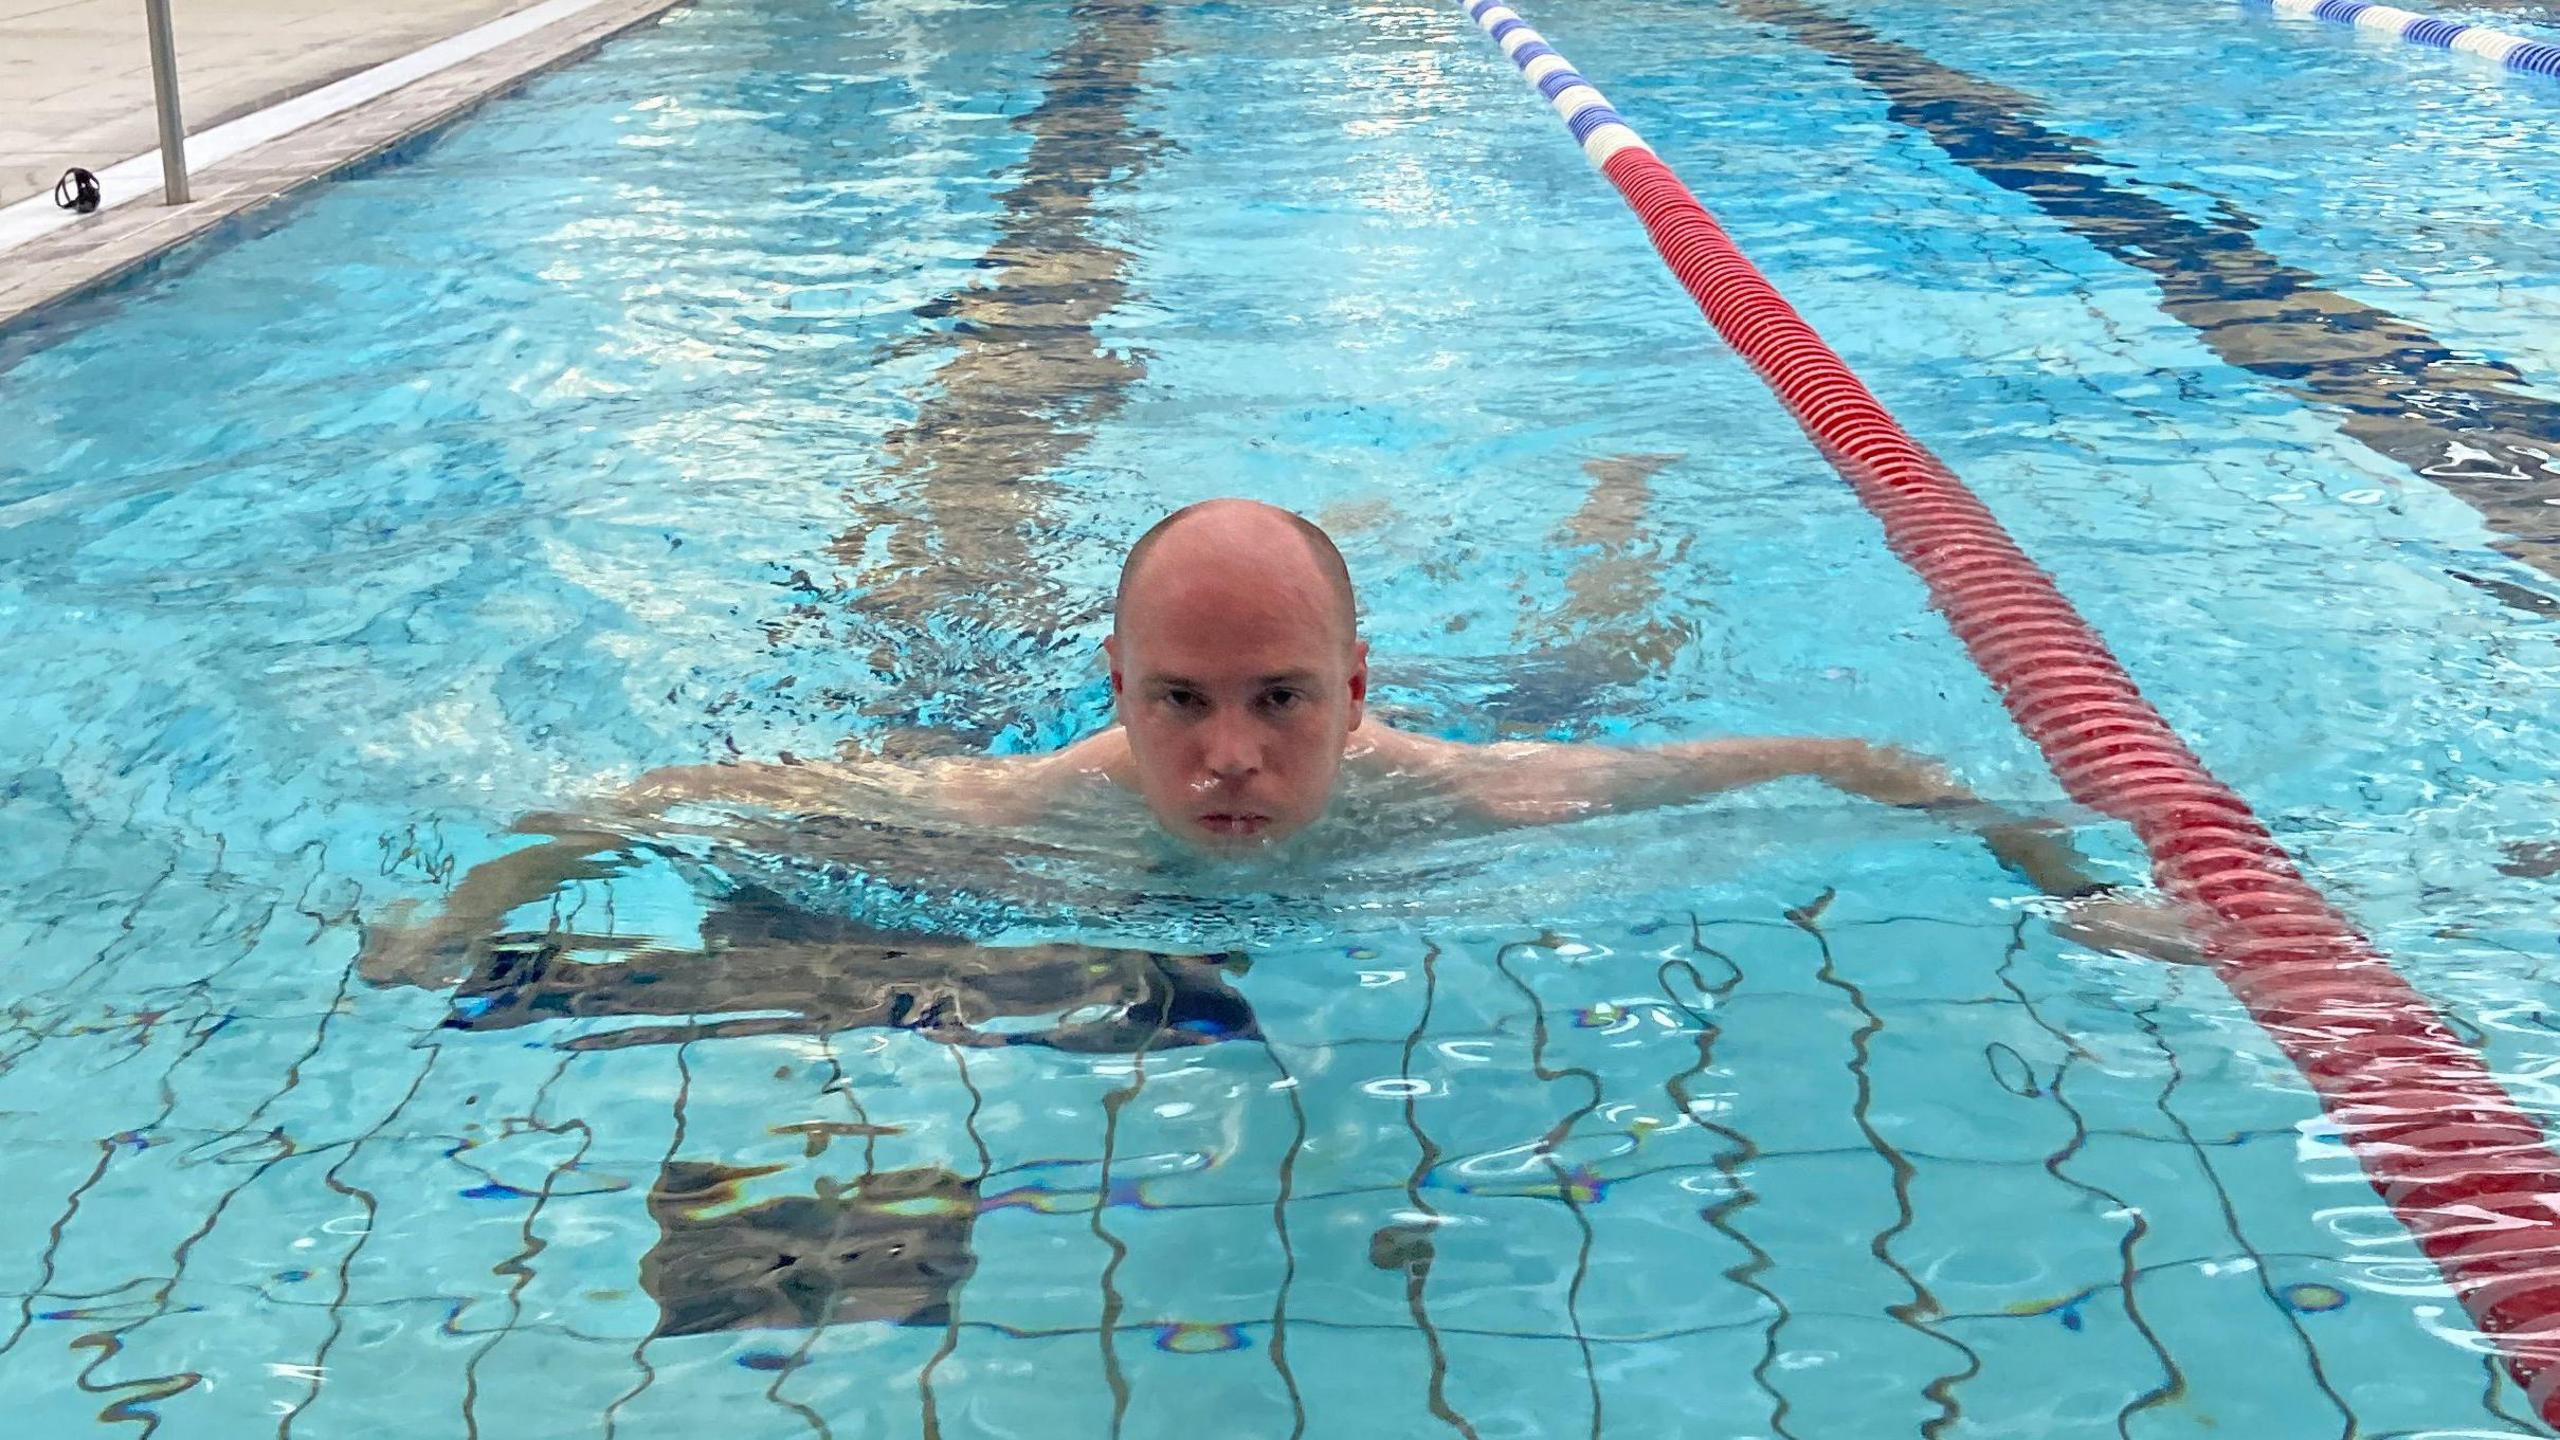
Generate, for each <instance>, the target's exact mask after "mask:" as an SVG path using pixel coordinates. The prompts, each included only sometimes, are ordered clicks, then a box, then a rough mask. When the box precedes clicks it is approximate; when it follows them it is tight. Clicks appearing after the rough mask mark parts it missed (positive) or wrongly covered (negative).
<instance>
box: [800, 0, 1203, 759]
mask: <svg viewBox="0 0 2560 1440" xmlns="http://www.w3.org/2000/svg"><path fill="white" fill-rule="evenodd" d="M1075 14H1076V28H1075V31H1074V33H1073V34H1072V35H1071V36H1070V37H1069V38H1068V40H1067V42H1066V43H1065V44H1064V45H1061V46H1060V47H1059V48H1058V49H1057V51H1056V52H1054V53H1053V54H1052V55H1051V57H1050V60H1049V67H1048V70H1047V72H1046V74H1045V75H1044V76H1043V77H1042V85H1043V91H1042V96H1041V100H1040V103H1039V104H1038V105H1036V106H1034V107H1032V108H1031V109H1030V110H1028V111H1025V112H1024V113H1023V114H1022V115H1020V116H1018V117H1016V119H1015V121H1014V123H1015V124H1016V125H1017V126H1019V127H1021V128H1022V129H1025V130H1028V131H1029V132H1030V133H1031V135H1032V137H1033V138H1032V143H1031V149H1030V152H1029V154H1028V155H1027V156H1025V157H1024V160H1023V163H1022V166H1021V168H1020V171H1019V172H1018V175H1017V178H1016V179H1015V181H1014V183H1013V184H1012V186H1011V187H1010V188H1008V189H1006V190H1005V191H1004V193H1003V194H1002V195H1000V196H998V197H997V204H998V206H999V207H1000V209H1001V215H1000V218H999V219H998V221H997V225H996V235H995V239H994V240H993V242H992V243H991V244H990V245H989V246H988V248H987V251H986V253H985V254H984V255H983V256H981V257H980V258H979V261H978V264H979V265H980V266H981V267H982V268H983V269H984V270H985V271H986V272H987V275H988V278H987V280H986V281H985V282H984V283H982V284H977V285H972V286H970V287H969V288H967V289H965V290H962V291H961V292H959V293H958V294H956V295H952V296H949V297H947V298H945V299H942V300H939V301H936V302H934V303H932V304H930V305H927V306H925V307H923V308H922V309H921V310H920V311H919V314H920V315H921V316H922V317H923V318H925V319H927V320H930V321H935V322H939V323H940V326H941V328H939V329H936V330H934V331H931V332H928V333H927V334H926V335H924V336H921V337H919V338H917V339H916V340H914V341H911V342H909V343H908V344H907V345H906V346H905V347H903V348H906V349H909V350H913V349H928V348H933V347H937V346H947V347H948V348H949V349H950V351H951V354H950V357H949V358H948V359H947V360H945V361H944V362H943V364H942V365H941V367H940V368H939V369H938V370H936V371H935V373H934V376H933V379H932V382H931V385H930V387H929V390H928V393H927V394H926V396H925V397H924V399H923V400H922V402H921V404H920V405H919V407H918V410H917V413H916V417H915V419H914V421H913V422H911V423H910V424H908V425H906V426H905V427H903V428H901V429H899V430H896V431H893V432H892V433H891V434H890V435H889V436H888V439H887V448H888V451H889V465H888V468H887V470H886V472H885V473H884V474H882V475H880V476H879V477H877V478H876V479H875V480H874V481H873V482H872V484H871V485H869V486H868V487H866V489H865V490H864V491H861V492H854V493H849V494H848V495H847V497H846V498H847V500H848V502H849V504H850V505H851V508H852V509H853V511H854V520H853V523H852V524H851V525H849V526H848V527H847V528H846V529H845V531H844V532H843V533H842V534H841V535H839V536H837V537H836V539H835V541H834V543H833V544H832V545H831V546H830V547H829V550H830V553H831V555H832V556H833V558H834V559H835V560H836V561H837V562H838V563H841V564H844V565H848V566H854V567H865V566H873V561H872V559H871V556H870V550H871V544H872V537H873V535H874V534H875V533H879V532H885V533H886V544H885V551H886V558H885V561H883V562H881V563H878V564H877V565H876V566H873V568H872V569H871V570H870V573H869V574H867V575H866V576H864V577H863V579H862V581H861V593H860V595H859V597H858V598H854V599H852V600H851V604H852V607H853V610H854V615H853V616H850V617H849V616H847V615H845V614H844V613H843V610H842V608H841V607H843V606H844V605H845V603H846V602H847V600H848V592H847V590H846V588H845V582H843V581H839V582H838V583H837V584H835V585H834V586H821V585H819V584H818V583H817V582H816V581H815V580H812V579H809V578H807V577H805V576H803V577H798V580H797V582H796V583H798V584H799V585H800V586H801V588H802V591H803V593H804V594H806V595H808V596H810V597H811V598H808V599H804V600H802V601H799V602H797V603H795V604H794V606H793V607H792V609H791V611H790V612H789V613H788V614H787V615H786V616H785V617H784V618H783V619H781V620H780V621H778V622H777V623H775V624H774V625H773V626H772V627H771V634H772V638H773V639H774V640H775V641H776V642H777V643H781V642H783V641H786V640H789V639H791V638H793V637H795V636H798V635H800V634H801V633H802V632H804V631H807V632H810V638H813V639H814V640H816V641H817V642H818V643H820V644H829V643H837V642H838V638H839V637H837V636H836V634H835V633H834V632H835V630H836V628H837V627H838V626H840V625H845V624H847V623H848V622H850V623H852V624H854V625H856V626H858V627H859V628H860V629H861V630H863V631H864V632H866V633H867V635H868V636H870V637H871V638H872V639H873V640H874V642H875V644H874V650H873V656H872V664H873V667H874V668H875V669H876V670H878V671H879V672H880V673H881V674H882V675H883V676H886V677H889V680H888V684H887V693H886V694H885V695H883V694H882V693H880V689H879V687H876V686H875V687H865V689H864V691H863V692H862V693H859V694H856V693H837V694H829V695H827V696H826V697H824V698H826V699H827V700H828V701H829V702H830V703H832V704H837V705H843V706H852V707H858V708H860V709H862V710H863V711H865V712H867V713H870V714H874V715H879V716H881V717H883V718H884V719H886V720H888V721H889V723H891V724H893V725H908V724H912V723H913V712H914V711H915V709H916V707H917V706H918V705H919V704H921V703H923V702H924V701H926V700H927V699H934V698H946V697H947V695H948V693H949V688H950V680H951V676H949V675H947V674H945V673H944V672H945V670H946V669H947V668H949V667H948V665H947V663H945V662H942V661H940V660H939V659H938V658H937V651H936V647H937V646H948V645H949V644H951V643H952V642H949V641H937V640H936V639H935V636H936V635H937V634H938V633H942V632H945V631H948V630H949V629H951V628H953V627H954V626H958V627H960V628H962V629H967V628H970V627H972V626H980V625H983V626H986V627H989V628H992V629H995V630H997V631H1000V632H1004V633H1013V632H1021V633H1030V634H1047V633H1051V632H1053V631H1055V630H1057V629H1059V628H1062V627H1063V626H1065V625H1066V624H1069V623H1071V622H1072V621H1073V620H1074V619H1075V618H1076V617H1077V616H1078V614H1079V611H1080V609H1081V610H1082V611H1083V612H1085V613H1089V612H1090V609H1091V602H1090V601H1089V600H1085V601H1079V600H1078V599H1077V597H1074V596H1070V595H1068V594H1066V593H1064V592H1063V591H1062V590H1061V589H1060V588H1059V587H1058V586H1057V585H1055V584H1054V583H1053V582H1051V581H1050V580H1048V579H1047V578H1046V576H1047V573H1048V567H1047V566H1046V565H1045V564H1043V563H1041V562H1040V560H1039V558H1038V557H1037V556H1035V555H1034V554H1033V553H1032V552H1031V549H1030V545H1029V542H1028V533H1029V530H1030V527H1031V525H1032V524H1033V522H1035V521H1037V520H1038V519H1039V518H1040V515H1041V512H1042V510H1043V508H1044V507H1045V506H1046V505H1047V504H1048V503H1049V501H1050V500H1051V498H1052V497H1053V495H1054V494H1055V490H1056V484H1055V481H1054V479H1053V478H1051V477H1052V476H1053V474H1054V472H1055V471H1056V469H1057V468H1058V467H1059V466H1060V465H1063V464H1065V463H1066V462H1067V461H1068V460H1069V459H1070V458H1072V457H1073V456H1074V455H1075V454H1076V453H1077V452H1078V451H1080V450H1082V449H1083V448H1084V447H1085V445H1086V444H1087V443H1088V442H1089V441H1090V440H1091V439H1092V431H1093V428H1094V427H1095V426H1096V425H1098V424H1099V423H1101V422H1102V421H1103V420H1105V419H1107V418H1109V417H1110V416H1111V415H1113V414H1114V413H1116V412H1117V411H1118V410H1119V409H1120V407H1121V406H1122V404H1123V403H1125V401H1126V400H1127V398H1128V392H1129V387H1130V386H1131V385H1133V384H1135V383H1136V382H1137V381H1138V380H1140V379H1142V378H1143V377H1144V376H1145V374H1146V363H1145V359H1144V357H1143V356H1142V355H1139V354H1136V353H1124V352H1117V351H1113V350H1110V349H1108V348H1106V347H1105V346H1104V344H1103V342H1102V338H1101V336H1100V335H1099V334H1097V333H1096V331H1095V329H1094V326H1095V322H1097V321H1098V320H1100V319H1101V318H1102V317H1103V316H1104V315H1105V314H1107V313H1109V312H1110V311H1112V310H1113V309H1116V308H1118V307H1119V306H1120V304H1121V303H1122V302H1123V301H1124V300H1126V299H1127V298H1128V296H1129V293H1130V284H1129V279H1128V274H1127V272H1128V267H1129V262H1130V260H1131V258H1132V257H1131V255H1130V252H1129V251H1128V250H1126V249H1124V248H1122V247H1120V246H1117V245H1114V244H1111V243H1109V241H1107V240H1106V239H1105V238H1103V235H1102V225H1103V221H1104V218H1105V217H1104V212H1103V208H1102V202H1103V200H1104V199H1105V197H1106V196H1107V195H1109V194H1110V193H1112V192H1115V191H1125V190H1127V189H1129V188H1130V187H1132V186H1134V185H1135V184H1137V183H1138V181H1139V179H1140V177H1141V176H1143V175H1144V174H1145V173H1146V171H1147V167H1148V165H1149V163H1150V162H1151V161H1152V160H1153V158H1154V157H1155V155H1156V153H1157V152H1158V151H1159V150H1160V149H1161V148H1162V147H1163V146H1164V144H1165V143H1166V142H1165V141H1164V139H1163V138H1162V137H1160V136H1157V135H1154V134H1151V133H1148V132H1146V131H1143V130H1141V129H1139V128H1138V127H1137V126H1136V125H1135V124H1133V121H1132V112H1133V110H1134V109H1135V107H1136V106H1137V105H1138V104H1139V102H1140V101H1141V100H1142V99H1143V98H1144V96H1145V93H1146V92H1145V89H1144V87H1143V85H1142V84H1141V80H1142V76H1143V72H1144V70H1145V68H1146V66H1147V65H1148V64H1149V63H1150V62H1152V61H1153V60H1154V59H1155V58H1156V56H1157V55H1158V54H1159V53H1160V52H1161V51H1162V50H1163V48H1164V46H1165V43H1166V41H1165V37H1164V34H1163V28H1164V21H1163V15H1162V11H1161V9H1160V7H1158V6H1157V5H1155V4H1152V3H1148V0H1087V3H1084V4H1081V5H1078V6H1077V7H1076V9H1075ZM856 617H858V618H856ZM919 655H921V656H922V657H923V658H922V660H921V662H920V660H919V658H918V657H919ZM981 723H982V724H983V722H981ZM953 728H960V729H976V728H980V726H973V725H970V724H968V723H966V722H965V721H964V722H963V723H961V724H960V725H958V726H955V727H953ZM983 728H985V729H986V730H987V732H988V733H992V731H993V729H994V728H995V726H993V725H984V726H983ZM962 738H964V739H968V738H983V737H972V736H964V737H962ZM931 743H941V744H947V743H948V741H947V739H943V738H940V737H936V738H935V739H934V740H933V741H932V742H931Z"/></svg>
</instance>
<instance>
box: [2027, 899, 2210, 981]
mask: <svg viewBox="0 0 2560 1440" xmlns="http://www.w3.org/2000/svg"><path fill="white" fill-rule="evenodd" d="M2211 921H2212V917H2211V916H2209V915H2207V914H2205V913H2203V912H2202V911H2199V910H2198V909H2196V907H2194V906H2191V905H2183V904H2180V903H2179V902H2177V901H2175V900H2172V899H2170V898H2168V897H2167V896H2165V895H2160V894H2156V893H2143V892H2133V891H2120V890H2111V891H2108V892H2106V893H2104V894H2098V895H2090V896H2087V897H2085V898H2082V899H2078V900H2070V901H2065V902H2064V903H2063V905H2062V906H2061V908H2060V910H2059V912H2058V913H2057V914H2055V915H2054V917H2053V922H2052V923H2053V933H2055V934H2056V935H2059V936H2061V937H2062V938H2064V939H2066V940H2070V941H2073V942H2075V943H2077V944H2081V945H2086V946H2088V947H2089V948H2090V949H2092V950H2107V951H2113V952H2115V953H2117V954H2124V955H2140V956H2144V957H2146V958H2148V959H2152V960H2166V961H2168V962H2170V963H2171V964H2175V965H2201V964H2204V963H2205V954H2204V936H2205V934H2206V932H2207V931H2208V930H2209V928H2210V926H2211Z"/></svg>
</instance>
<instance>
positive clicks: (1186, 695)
mask: <svg viewBox="0 0 2560 1440" xmlns="http://www.w3.org/2000/svg"><path fill="white" fill-rule="evenodd" d="M1164 703H1166V704H1167V705H1170V706H1172V707H1173V708H1174V709H1176V710H1196V709H1198V708H1199V707H1200V692H1199V691H1197V690H1167V691H1166V692H1164Z"/></svg>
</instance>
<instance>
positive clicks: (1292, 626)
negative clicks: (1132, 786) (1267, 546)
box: [1105, 574, 1369, 850]
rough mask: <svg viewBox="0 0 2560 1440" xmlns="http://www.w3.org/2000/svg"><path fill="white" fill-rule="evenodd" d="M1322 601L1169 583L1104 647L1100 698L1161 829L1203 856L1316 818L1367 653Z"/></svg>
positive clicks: (1356, 703)
mask: <svg viewBox="0 0 2560 1440" xmlns="http://www.w3.org/2000/svg"><path fill="white" fill-rule="evenodd" d="M1343 629H1344V622H1343V621H1342V619H1341V618H1340V617H1338V616H1337V615H1336V614H1335V613H1334V611H1333V609H1332V607H1331V604H1330V603H1329V601H1328V600H1327V598H1326V596H1325V595H1324V593H1323V592H1322V591H1321V590H1320V589H1316V588H1313V587H1308V586H1288V585H1283V586H1277V587H1275V586H1269V585H1261V584H1256V583H1255V582H1254V581H1253V579H1252V578H1251V577H1239V576H1235V575H1232V574H1207V575H1202V576H1199V577H1196V578H1180V577H1176V578H1169V579H1167V580H1165V581H1164V582H1163V583H1160V584H1154V585H1150V586H1149V587H1148V590H1147V592H1146V594H1145V595H1144V596H1143V597H1133V603H1132V604H1131V605H1130V607H1129V611H1128V613H1125V614H1123V615H1121V616H1120V617H1119V626H1118V630H1117V633H1115V634H1114V635H1113V636H1112V638H1111V639H1110V640H1109V641H1108V642H1107V643H1106V647H1105V648H1106V649H1107V650H1108V651H1109V653H1110V657H1111V690H1112V695H1113V697H1114V698H1115V699H1116V700H1117V701H1118V703H1119V708H1120V723H1121V725H1122V726H1123V727H1124V728H1125V729H1126V730H1127V732H1128V736H1129V750H1130V754H1131V755H1132V756H1133V757H1134V759H1135V761H1136V765H1137V771H1138V790H1139V793H1140V794H1141V795H1142V796H1144V797H1145V799H1146V802H1147V808H1148V809H1149V810H1150V811H1152V812H1154V814H1155V817H1156V819H1157V821H1158V822H1160V823H1161V824H1162V825H1163V826H1164V827H1165V828H1166V829H1167V830H1170V831H1172V832H1173V833H1174V834H1175V835H1176V836H1178V837H1180V838H1182V839H1184V840H1187V841H1190V842H1191V843H1193V844H1195V845H1199V846H1202V847H1204V848H1208V849H1213V850H1235V849H1242V848H1245V847H1248V846H1252V845H1256V844H1262V843H1267V842H1270V841H1274V840H1279V839H1282V838H1284V837H1286V836H1289V835H1293V834H1296V833H1297V832H1298V831H1300V830H1303V829H1305V828H1306V827H1307V826H1308V825H1310V824H1313V823H1314V822H1315V820H1316V819H1317V818H1318V817H1319V816H1321V815H1323V814H1324V810H1325V805H1326V803H1327V802H1328V801H1330V800H1331V799H1332V798H1333V782H1334V777H1335V775H1336V774H1337V773H1338V772H1339V771H1340V770H1341V768H1342V750H1343V744H1344V742H1345V741H1346V740H1348V739H1349V738H1350V735H1351V732H1352V731H1353V730H1354V729H1356V728H1358V726H1359V724H1360V719H1361V714H1362V706H1363V702H1365V701H1366V699H1367V698H1368V690H1369V667H1368V647H1367V646H1365V645H1362V644H1359V643H1357V642H1354V641H1351V640H1349V639H1348V638H1347V637H1346V636H1345V635H1344V633H1343Z"/></svg>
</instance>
